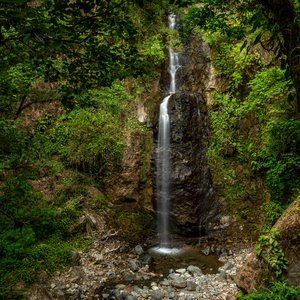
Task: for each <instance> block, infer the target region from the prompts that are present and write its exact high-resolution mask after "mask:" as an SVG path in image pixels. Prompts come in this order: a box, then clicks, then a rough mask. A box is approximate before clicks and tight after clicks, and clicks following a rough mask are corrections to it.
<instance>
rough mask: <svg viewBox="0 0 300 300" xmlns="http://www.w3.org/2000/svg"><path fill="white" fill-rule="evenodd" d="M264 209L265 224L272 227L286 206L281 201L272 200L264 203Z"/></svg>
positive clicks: (269, 227)
mask: <svg viewBox="0 0 300 300" xmlns="http://www.w3.org/2000/svg"><path fill="white" fill-rule="evenodd" d="M262 210H263V212H264V215H265V226H266V228H268V229H271V227H272V226H273V225H274V224H275V222H276V221H277V219H278V218H279V217H280V216H281V214H282V213H283V211H284V207H283V206H282V205H281V204H280V203H277V202H274V201H272V202H265V203H263V205H262Z"/></svg>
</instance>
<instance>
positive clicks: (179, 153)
mask: <svg viewBox="0 0 300 300" xmlns="http://www.w3.org/2000/svg"><path fill="white" fill-rule="evenodd" d="M169 109H170V123H171V165H172V174H171V187H172V193H171V198H172V199H171V202H172V211H171V215H172V218H173V222H174V225H175V226H176V227H177V228H179V229H182V230H184V232H185V234H186V233H188V234H191V235H194V234H195V235H198V234H199V228H206V227H207V225H208V222H209V219H210V218H211V217H212V216H213V214H214V212H213V207H214V195H213V194H214V193H213V187H212V181H211V175H210V170H209V167H208V164H207V157H206V153H207V148H208V143H209V134H208V132H209V131H208V116H207V109H206V103H205V100H204V99H203V97H202V95H201V94H200V93H199V94H187V93H176V94H175V95H173V96H172V97H171V99H170V103H169Z"/></svg>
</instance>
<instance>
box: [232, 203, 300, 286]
mask: <svg viewBox="0 0 300 300" xmlns="http://www.w3.org/2000/svg"><path fill="white" fill-rule="evenodd" d="M273 228H274V229H276V230H277V231H278V232H279V233H280V237H279V243H280V245H281V247H282V249H283V252H284V254H285V257H286V258H287V260H288V268H287V271H286V272H285V274H284V275H285V277H286V279H287V280H288V282H289V283H290V284H292V285H294V286H298V287H299V286H300V197H298V198H297V200H295V201H294V202H293V203H292V204H291V205H290V206H289V207H288V208H287V210H286V211H285V212H284V213H283V215H282V216H281V217H280V218H279V219H278V221H277V222H276V224H275V225H274V226H273ZM266 268H267V266H266V264H265V263H264V262H263V261H261V259H260V258H259V257H257V255H256V254H255V252H253V253H252V254H251V255H250V256H249V257H248V259H247V260H246V261H245V263H244V265H243V266H242V267H241V269H240V271H239V272H238V273H237V275H236V277H235V282H236V284H237V285H238V287H239V288H241V289H242V290H244V291H246V292H251V291H253V290H254V289H256V288H258V287H260V286H263V285H264V283H265V282H268V278H267V277H266V276H267V274H268V272H265V271H266Z"/></svg>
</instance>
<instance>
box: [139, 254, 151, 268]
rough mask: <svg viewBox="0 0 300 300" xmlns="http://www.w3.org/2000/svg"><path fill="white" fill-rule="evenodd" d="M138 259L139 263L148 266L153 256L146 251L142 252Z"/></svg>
mask: <svg viewBox="0 0 300 300" xmlns="http://www.w3.org/2000/svg"><path fill="white" fill-rule="evenodd" d="M139 261H140V262H141V264H143V265H148V266H149V265H150V264H151V263H152V262H153V257H152V256H151V255H150V254H148V253H144V254H142V255H141V256H140V257H139Z"/></svg>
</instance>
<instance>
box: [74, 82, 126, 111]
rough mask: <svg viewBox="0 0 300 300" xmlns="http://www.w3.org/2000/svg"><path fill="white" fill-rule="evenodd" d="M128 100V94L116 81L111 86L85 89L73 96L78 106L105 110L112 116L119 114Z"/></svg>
mask: <svg viewBox="0 0 300 300" xmlns="http://www.w3.org/2000/svg"><path fill="white" fill-rule="evenodd" d="M130 100H131V97H130V95H128V93H127V92H126V91H125V89H124V87H123V86H122V85H121V84H120V83H118V82H114V83H113V84H112V85H111V87H103V88H101V89H92V90H87V91H86V92H84V93H83V94H82V95H78V96H76V97H75V102H76V103H77V105H78V106H79V107H82V108H92V109H96V110H99V111H105V112H108V113H111V114H112V115H114V116H117V115H120V114H121V112H122V111H123V110H124V109H125V107H126V105H127V103H128V102H129V101H130Z"/></svg>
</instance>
